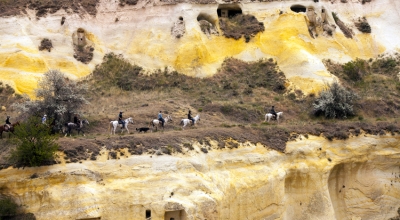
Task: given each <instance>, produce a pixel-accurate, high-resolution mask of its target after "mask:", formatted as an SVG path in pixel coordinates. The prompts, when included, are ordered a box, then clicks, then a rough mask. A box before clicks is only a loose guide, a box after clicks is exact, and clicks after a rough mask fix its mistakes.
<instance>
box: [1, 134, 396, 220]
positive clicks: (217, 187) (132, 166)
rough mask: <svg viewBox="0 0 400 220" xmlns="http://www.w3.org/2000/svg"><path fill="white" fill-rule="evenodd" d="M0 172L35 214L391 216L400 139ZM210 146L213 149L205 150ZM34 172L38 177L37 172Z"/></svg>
mask: <svg viewBox="0 0 400 220" xmlns="http://www.w3.org/2000/svg"><path fill="white" fill-rule="evenodd" d="M217 145H218V143H217V142H216V141H211V142H210V145H209V146H205V145H201V144H199V143H198V142H195V143H193V147H194V150H192V151H187V152H185V154H183V155H182V154H179V155H173V156H170V155H162V156H156V155H142V156H126V155H127V154H125V155H124V156H121V159H119V160H107V158H106V157H107V156H106V155H107V152H106V151H105V150H103V152H102V154H101V155H103V156H99V157H98V158H97V161H84V162H83V163H75V164H65V163H62V164H58V165H54V166H45V167H40V168H25V169H14V168H8V169H4V170H1V171H0V186H1V188H2V189H3V193H5V194H7V195H10V196H13V197H14V198H16V199H17V201H18V203H20V204H23V205H24V207H25V209H26V211H28V212H32V213H34V214H35V216H36V217H37V219H85V218H86V219H89V218H98V219H100V218H101V219H145V218H146V217H151V219H153V220H154V219H155V220H161V219H168V220H170V219H171V218H174V219H175V220H183V219H230V220H235V219H237V220H242V219H332V220H333V219H340V220H343V219H382V220H383V219H389V218H392V217H395V216H397V209H398V208H399V206H400V205H399V204H400V150H399V149H400V137H399V136H391V135H381V136H371V135H360V136H359V137H351V138H350V139H348V140H345V141H338V140H334V141H328V140H326V139H324V138H322V137H315V136H309V137H308V139H307V138H305V137H302V136H301V137H300V138H299V139H297V140H296V141H292V142H289V143H288V144H287V147H286V152H285V153H280V152H277V151H274V150H269V149H268V148H266V147H265V146H262V145H259V144H258V145H252V144H249V143H239V146H240V147H239V148H237V149H231V150H227V149H224V150H216V149H217ZM204 147H205V148H208V149H209V151H208V153H207V154H205V153H202V152H201V148H204ZM34 174H35V175H34Z"/></svg>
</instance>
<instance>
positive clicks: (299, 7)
mask: <svg viewBox="0 0 400 220" xmlns="http://www.w3.org/2000/svg"><path fill="white" fill-rule="evenodd" d="M290 10H292V11H294V12H297V13H300V12H306V11H307V9H306V7H305V6H303V5H292V6H291V7H290Z"/></svg>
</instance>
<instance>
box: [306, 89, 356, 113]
mask: <svg viewBox="0 0 400 220" xmlns="http://www.w3.org/2000/svg"><path fill="white" fill-rule="evenodd" d="M357 97H358V96H357V95H356V94H355V93H354V92H352V91H350V90H347V89H346V88H344V87H343V86H341V85H340V84H339V83H337V82H334V83H332V84H331V85H328V86H327V89H325V90H324V91H322V92H320V94H319V97H318V98H317V99H316V100H315V101H314V103H313V106H314V115H317V116H318V115H321V114H324V115H325V117H326V118H347V117H348V116H352V115H354V111H353V102H354V101H355V99H356V98H357Z"/></svg>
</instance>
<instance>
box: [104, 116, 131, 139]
mask: <svg viewBox="0 0 400 220" xmlns="http://www.w3.org/2000/svg"><path fill="white" fill-rule="evenodd" d="M124 122H125V129H126V131H127V132H128V134H129V129H128V124H129V123H132V124H133V119H132V118H131V117H129V118H127V119H125V120H124ZM118 123H119V121H110V126H109V128H110V132H111V135H112V134H113V133H114V134H115V130H116V129H117V127H118ZM123 132H124V130H122V124H121V134H122V133H123Z"/></svg>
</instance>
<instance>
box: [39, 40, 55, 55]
mask: <svg viewBox="0 0 400 220" xmlns="http://www.w3.org/2000/svg"><path fill="white" fill-rule="evenodd" d="M51 48H53V44H52V43H51V40H49V39H47V38H44V39H43V40H42V41H41V42H40V45H39V50H47V51H49V52H50V51H51Z"/></svg>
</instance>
